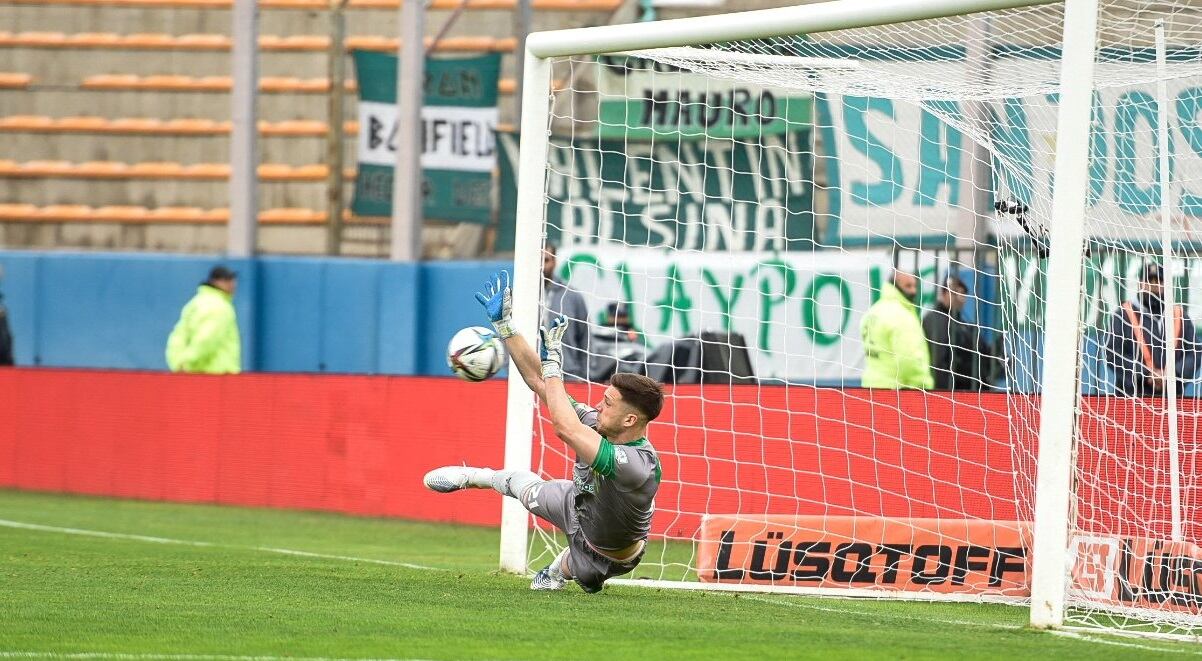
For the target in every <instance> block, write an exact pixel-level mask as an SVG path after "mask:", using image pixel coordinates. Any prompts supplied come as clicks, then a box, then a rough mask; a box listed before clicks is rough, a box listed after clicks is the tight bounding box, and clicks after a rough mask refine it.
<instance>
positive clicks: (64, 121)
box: [55, 115, 108, 133]
mask: <svg viewBox="0 0 1202 661" xmlns="http://www.w3.org/2000/svg"><path fill="white" fill-rule="evenodd" d="M55 124H56V126H57V127H58V128H59V129H60V130H63V131H71V132H81V133H90V132H93V131H97V130H100V129H101V128H103V127H104V126H105V125H107V124H108V120H107V119H105V118H103V117H93V116H90V115H88V116H82V117H63V118H61V119H59V120H57V121H55Z"/></svg>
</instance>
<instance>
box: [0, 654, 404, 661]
mask: <svg viewBox="0 0 1202 661" xmlns="http://www.w3.org/2000/svg"><path fill="white" fill-rule="evenodd" d="M0 659H118V660H122V659H130V660H135V659H137V660H141V659H168V660H171V661H426V660H424V659H340V658H335V657H324V656H233V655H228V654H154V653H153V652H146V653H141V654H132V653H127V652H0Z"/></svg>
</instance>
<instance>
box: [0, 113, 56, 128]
mask: <svg viewBox="0 0 1202 661" xmlns="http://www.w3.org/2000/svg"><path fill="white" fill-rule="evenodd" d="M53 125H54V118H52V117H46V116H43V115H11V116H9V117H0V131H10V132H11V131H45V130H47V129H50V128H52V127H53Z"/></svg>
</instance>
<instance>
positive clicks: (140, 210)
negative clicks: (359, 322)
mask: <svg viewBox="0 0 1202 661" xmlns="http://www.w3.org/2000/svg"><path fill="white" fill-rule="evenodd" d="M229 217H230V212H229V209H226V208H220V207H219V208H215V209H202V208H200V207H158V208H153V209H150V208H146V207H143V206H136V205H110V206H102V207H91V206H88V205H86V204H52V205H48V206H44V207H39V206H36V205H33V204H22V203H0V222H50V223H180V224H195V225H209V224H218V225H219V224H224V223H226V222H229ZM343 218H344V219H345V220H355V221H358V222H372V221H370V220H369V221H364V220H363V219H353V217H352V216H351V214H350V212H349V211H348V212H345V213H344V214H343ZM325 221H326V213H325V212H324V211H320V210H317V209H304V208H294V207H283V208H279V209H264V210H263V211H260V212H259V222H260V223H264V224H270V225H320V224H322V223H324V222H325Z"/></svg>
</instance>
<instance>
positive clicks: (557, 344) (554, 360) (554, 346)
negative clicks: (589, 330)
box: [538, 314, 568, 379]
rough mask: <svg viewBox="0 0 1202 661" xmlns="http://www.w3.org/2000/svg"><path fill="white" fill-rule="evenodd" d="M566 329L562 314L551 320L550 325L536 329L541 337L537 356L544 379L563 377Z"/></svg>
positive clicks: (566, 325)
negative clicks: (539, 359) (541, 364)
mask: <svg viewBox="0 0 1202 661" xmlns="http://www.w3.org/2000/svg"><path fill="white" fill-rule="evenodd" d="M567 330H568V318H567V317H565V316H563V315H562V314H561V315H559V316H558V317H556V318H554V319H552V320H551V325H550V326H549V327H548V326H543V327H542V328H540V329H539V330H538V335H539V337H540V338H542V348H541V349H539V358H541V359H542V362H543V378H544V379H562V378H563V334H564V333H565V332H567Z"/></svg>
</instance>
